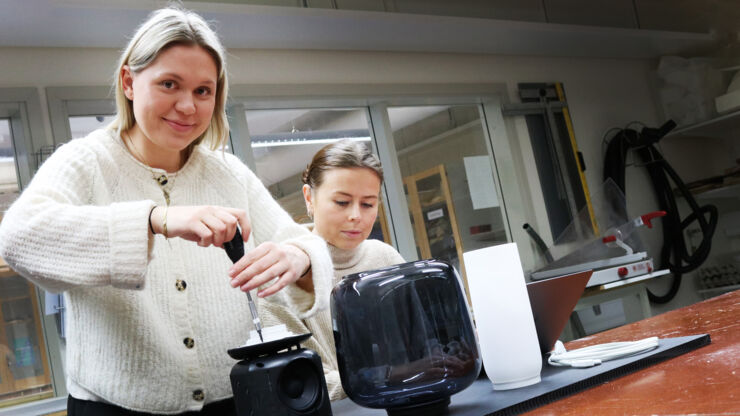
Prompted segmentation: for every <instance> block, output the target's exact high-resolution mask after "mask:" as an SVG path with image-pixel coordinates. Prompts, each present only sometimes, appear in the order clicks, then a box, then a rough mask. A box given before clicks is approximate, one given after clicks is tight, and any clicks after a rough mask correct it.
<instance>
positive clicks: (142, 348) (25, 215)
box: [0, 130, 332, 414]
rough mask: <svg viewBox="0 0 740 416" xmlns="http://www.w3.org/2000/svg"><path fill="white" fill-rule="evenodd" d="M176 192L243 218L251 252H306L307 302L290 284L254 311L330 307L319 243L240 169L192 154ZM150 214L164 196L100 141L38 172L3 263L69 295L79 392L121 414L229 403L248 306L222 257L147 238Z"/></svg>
mask: <svg viewBox="0 0 740 416" xmlns="http://www.w3.org/2000/svg"><path fill="white" fill-rule="evenodd" d="M170 180H174V184H173V185H172V189H171V200H172V205H221V206H228V207H239V208H243V209H246V210H247V213H248V217H249V221H250V223H251V225H252V230H251V231H252V232H251V234H250V235H249V238H248V240H247V241H246V242H245V249H246V250H247V251H248V250H250V249H252V248H254V247H256V246H257V245H259V244H260V243H262V242H265V241H276V242H285V243H289V244H293V245H295V246H297V247H299V248H301V249H302V250H304V251H305V252H306V253H308V255H309V257H310V259H311V265H312V270H313V281H314V286H315V292H314V293H315V296H314V294H312V293H308V292H305V291H303V290H302V289H300V288H298V287H296V286H295V285H290V286H288V287H286V288H285V289H283V290H282V291H280V292H279V293H278V294H276V295H274V296H271V297H269V298H267V299H259V300H258V302H260V303H261V305H265V304H271V303H278V304H280V305H282V307H283V308H285V309H286V310H288V311H291V313H294V314H296V315H297V316H299V317H301V318H306V317H308V316H311V315H313V314H315V313H316V312H317V311H318V310H320V309H324V308H325V307H326V306H327V300H328V292H329V290H330V286H329V284H330V281H331V276H332V264H331V259H330V257H329V253H328V250H327V248H326V243H324V241H323V240H321V239H320V238H318V237H317V236H315V235H312V234H311V233H310V232H308V231H307V230H306V229H304V228H303V227H301V226H298V225H296V224H295V223H294V222H293V221H292V220H291V219H290V217H289V216H288V214H287V213H286V212H285V211H283V210H282V209H281V208H280V206H279V205H278V204H277V203H276V202H275V200H273V199H272V197H271V196H270V194H269V192H268V191H267V190H266V189H265V187H264V186H263V185H262V183H261V182H260V181H259V179H257V177H256V176H255V175H254V174H253V173H252V172H251V171H250V170H249V169H248V168H247V167H246V166H245V165H244V164H243V163H241V162H240V161H239V160H238V159H237V158H236V157H234V156H232V155H229V154H224V153H223V152H214V151H210V150H208V149H206V148H205V147H203V146H197V147H196V148H195V149H194V151H193V153H192V154H191V156H190V157H189V159H188V161H187V162H186V164H185V166H183V167H182V169H181V170H180V171H179V172H177V173H176V175H174V178H173V175H170ZM155 204H156V205H164V197H163V193H162V190H161V188H160V186H159V185H158V184H157V183H156V182H155V181H154V180H153V179H152V172H151V171H150V170H149V168H148V167H146V166H145V165H143V164H141V163H139V162H138V161H137V160H136V159H134V158H133V157H132V156H131V154H130V153H129V152H128V151H127V149H126V148H125V147H124V145H123V144H122V142H121V139H120V137H119V136H118V135H116V134H113V133H112V132H110V131H108V130H98V131H95V132H93V133H92V134H90V135H89V136H88V137H86V138H84V139H77V140H73V141H71V142H69V143H68V144H65V145H64V146H62V147H61V148H59V149H58V150H57V151H56V152H54V154H53V155H52V156H51V158H49V160H47V161H46V162H45V163H44V164H43V165H42V166H41V168H40V169H39V171H38V173H36V175H35V177H34V179H33V181H32V182H31V183H30V185H29V186H28V188H27V189H26V190H25V191H24V192H23V193H22V194H21V196H20V197H19V198H18V200H17V201H16V202H15V203H14V204H13V205H12V206H11V208H10V209H9V210H8V212H7V214H6V215H5V218H4V219H3V222H2V225H1V226H0V256H1V257H2V258H4V259H5V260H6V261H7V262H8V264H9V265H10V266H11V267H12V268H13V269H14V270H16V271H17V272H18V273H19V274H21V275H22V276H24V277H26V278H28V279H29V280H31V281H32V282H33V283H35V284H37V285H39V286H40V287H42V288H43V289H45V290H48V291H51V292H62V291H63V292H64V294H65V301H66V306H67V309H68V310H67V312H68V313H67V360H66V363H67V368H66V372H67V378H68V380H71V381H72V383H74V384H75V387H78V388H82V389H85V390H86V391H88V392H89V393H91V394H93V395H95V396H97V397H99V398H100V399H101V400H104V401H108V402H111V403H113V404H116V405H118V406H122V407H124V408H127V409H131V410H136V411H144V412H150V413H162V414H172V413H180V412H185V411H193V410H199V409H201V408H202V407H203V405H204V404H205V403H208V402H212V401H216V400H221V399H224V398H228V397H230V396H231V395H232V392H231V386H230V382H229V372H230V370H231V367H232V366H233V365H234V364H235V361H234V360H232V359H231V358H230V357H229V356H228V355H227V354H226V350H227V349H229V348H232V347H236V346H240V345H242V344H243V343H244V342H245V341H246V339H247V337H248V334H249V331H250V330H251V329H252V323H251V318H250V314H249V308H248V306H247V302H246V296H245V295H244V293H242V292H241V291H239V290H238V289H233V288H231V287H230V286H229V278H228V276H227V269H228V268H229V266H230V265H231V261H230V260H229V258H228V257H227V256H226V254H225V252H224V250H223V249H220V248H217V247H213V246H211V247H207V248H203V247H199V246H198V245H197V244H196V243H194V242H189V241H185V240H183V239H179V238H173V239H170V240H165V238H164V237H163V236H161V235H156V236H152V235H151V234H150V232H149V225H148V218H149V212H150V210H151V208H152V207H153V206H154V205H155ZM177 280H183V281H185V282H186V284H187V287H186V289H185V290H183V291H179V290H177V288H176V286H175V282H176V281H177ZM254 298H255V299H258V298H257V297H254ZM261 305H258V306H261ZM185 338H192V339H193V340H194V341H195V345H194V347H193V348H187V347H186V346H185V344H184V342H183V340H184V339H185ZM198 390H202V392H203V393H204V395H205V400H197V398H196V397H197V396H199V395H197V394H194V392H196V391H198Z"/></svg>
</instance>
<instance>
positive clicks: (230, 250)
mask: <svg viewBox="0 0 740 416" xmlns="http://www.w3.org/2000/svg"><path fill="white" fill-rule="evenodd" d="M224 250H226V254H227V255H228V256H229V258H230V259H231V262H232V263H236V262H237V261H239V259H240V258H242V257H244V239H243V238H242V233H241V232H240V231H239V227H238V226H237V227H236V233H234V238H232V239H231V241H229V242H226V243H224Z"/></svg>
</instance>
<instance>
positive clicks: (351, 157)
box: [302, 140, 383, 189]
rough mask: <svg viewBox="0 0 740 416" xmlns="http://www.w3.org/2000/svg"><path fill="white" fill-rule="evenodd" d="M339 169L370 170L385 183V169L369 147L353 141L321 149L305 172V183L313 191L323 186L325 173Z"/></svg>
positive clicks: (341, 141) (336, 143)
mask: <svg viewBox="0 0 740 416" xmlns="http://www.w3.org/2000/svg"><path fill="white" fill-rule="evenodd" d="M337 168H365V169H370V170H371V171H373V172H374V173H375V174H376V175H378V178H379V179H380V182H381V183H383V167H382V166H381V165H380V161H379V160H378V158H377V156H375V155H374V154H373V153H372V152H371V151H370V149H368V147H367V146H365V145H364V144H362V143H360V142H356V141H351V140H340V141H338V142H334V143H331V144H328V145H326V146H324V147H322V148H321V150H319V151H318V152H317V153H316V154H315V155H314V157H313V160H311V163H310V164H309V165H308V166H307V167H306V170H305V171H303V176H302V180H303V183H304V184H306V185H308V186H310V187H311V188H312V189H317V188H318V187H319V186H321V183H322V182H323V180H324V172H326V171H328V170H331V169H337Z"/></svg>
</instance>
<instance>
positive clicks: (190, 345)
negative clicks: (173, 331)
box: [182, 337, 195, 348]
mask: <svg viewBox="0 0 740 416" xmlns="http://www.w3.org/2000/svg"><path fill="white" fill-rule="evenodd" d="M182 343H183V344H185V347H186V348H193V347H194V346H195V340H193V339H192V338H190V337H187V338H185V339H183V340H182Z"/></svg>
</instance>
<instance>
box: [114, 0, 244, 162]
mask: <svg viewBox="0 0 740 416" xmlns="http://www.w3.org/2000/svg"><path fill="white" fill-rule="evenodd" d="M175 45H187V46H190V45H196V46H200V47H201V48H203V49H205V50H206V51H207V52H208V53H209V54H210V55H211V57H212V58H213V60H214V62H215V63H216V67H217V70H218V80H217V82H216V105H215V106H214V108H213V116H212V117H211V122H210V123H209V125H208V129H206V131H205V132H203V134H202V135H201V136H200V137H198V138H197V139H196V140H195V141H194V142H193V143H192V144H191V146H196V145H198V144H199V143H204V144H206V145H208V147H210V148H211V149H213V150H216V149H218V148H221V147H222V146H223V145H224V144H226V142H227V140H228V137H229V122H228V120H227V118H226V96H227V95H228V83H227V79H226V60H225V56H226V51H225V49H224V47H223V45H222V44H221V41H219V39H218V36H217V35H216V32H214V31H213V29H211V27H210V26H208V23H206V21H205V20H203V18H202V17H200V16H199V15H198V14H196V13H194V12H192V11H189V10H187V9H184V8H182V7H179V6H177V5H172V6H169V7H167V8H164V9H160V10H156V11H154V12H152V13H151V14H150V15H149V18H148V19H147V20H146V21H145V22H144V23H142V25H141V26H139V28H138V29H137V31H136V33H135V34H134V37H133V38H131V41H130V42H129V43H128V46H127V47H126V49H125V50H124V51H123V53H122V54H121V58H120V60H119V62H118V66H117V67H116V74H115V77H114V79H115V85H114V89H115V97H116V118H115V119H114V120H113V122H112V123H111V124H110V126H109V128H111V129H113V130H115V131H116V133H118V134H119V135H120V134H121V132H123V131H125V130H128V129H130V128H131V127H133V126H134V124H135V123H136V119H135V117H134V108H133V102H132V101H131V100H129V99H128V98H126V95H125V94H124V92H123V83H122V78H121V68H123V66H124V65H128V66H129V68H130V69H131V72H132V73H137V72H139V71H141V70H143V69H145V68H146V67H148V66H149V65H151V64H152V63H154V61H155V60H156V59H157V57H158V56H159V54H160V53H162V52H163V51H165V50H167V48H170V47H172V46H175Z"/></svg>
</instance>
